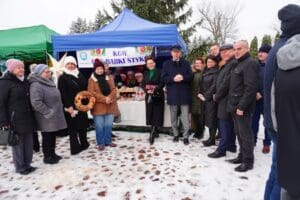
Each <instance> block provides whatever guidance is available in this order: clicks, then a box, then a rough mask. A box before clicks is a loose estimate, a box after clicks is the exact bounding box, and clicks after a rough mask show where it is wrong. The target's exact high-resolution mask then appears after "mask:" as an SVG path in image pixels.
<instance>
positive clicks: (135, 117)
mask: <svg viewBox="0 0 300 200" xmlns="http://www.w3.org/2000/svg"><path fill="white" fill-rule="evenodd" d="M118 107H119V110H120V112H121V122H120V123H117V124H116V125H125V126H146V106H145V101H118ZM163 126H164V127H171V121H170V109H169V106H168V105H167V104H166V103H165V110H164V125H163Z"/></svg>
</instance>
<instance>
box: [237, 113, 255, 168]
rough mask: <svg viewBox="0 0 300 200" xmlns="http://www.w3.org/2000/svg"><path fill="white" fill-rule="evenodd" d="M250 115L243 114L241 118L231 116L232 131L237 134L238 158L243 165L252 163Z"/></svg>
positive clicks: (252, 141)
mask: <svg viewBox="0 0 300 200" xmlns="http://www.w3.org/2000/svg"><path fill="white" fill-rule="evenodd" d="M251 121H252V114H251V113H249V112H244V115H243V116H238V115H236V114H235V113H234V114H233V122H234V129H235V132H236V134H237V138H238V142H239V145H240V152H239V156H240V157H241V158H242V161H243V163H245V164H253V163H254V154H253V148H254V139H253V133H252V129H251Z"/></svg>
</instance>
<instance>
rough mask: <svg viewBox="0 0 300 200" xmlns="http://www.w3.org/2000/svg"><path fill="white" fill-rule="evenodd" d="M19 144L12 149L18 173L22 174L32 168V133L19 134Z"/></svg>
mask: <svg viewBox="0 0 300 200" xmlns="http://www.w3.org/2000/svg"><path fill="white" fill-rule="evenodd" d="M18 135H19V139H20V140H19V144H18V145H16V146H13V147H12V152H13V161H14V165H15V169H16V172H22V171H24V170H26V169H28V168H29V167H30V164H31V161H32V154H33V144H32V143H33V142H32V133H18Z"/></svg>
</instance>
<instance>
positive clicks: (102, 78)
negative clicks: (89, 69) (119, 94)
mask: <svg viewBox="0 0 300 200" xmlns="http://www.w3.org/2000/svg"><path fill="white" fill-rule="evenodd" d="M94 76H95V78H96V79H97V81H98V84H99V87H100V90H101V91H102V94H103V95H104V96H108V95H109V94H110V88H109V85H108V83H107V81H106V79H105V76H106V75H105V74H101V75H98V74H96V73H94Z"/></svg>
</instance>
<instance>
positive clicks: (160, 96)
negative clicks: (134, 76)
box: [142, 69, 165, 127]
mask: <svg viewBox="0 0 300 200" xmlns="http://www.w3.org/2000/svg"><path fill="white" fill-rule="evenodd" d="M147 85H156V88H155V89H154V95H155V97H152V98H151V99H152V102H148V98H149V94H147V91H146V86H147ZM163 86H164V84H163V83H162V81H161V72H160V70H159V69H156V71H155V73H154V75H153V77H152V78H151V79H150V77H149V71H148V70H146V71H145V72H144V79H143V82H142V87H143V89H144V91H145V92H146V98H145V103H146V124H147V125H152V126H157V127H162V126H163V123H164V106H165V95H164V91H163Z"/></svg>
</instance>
